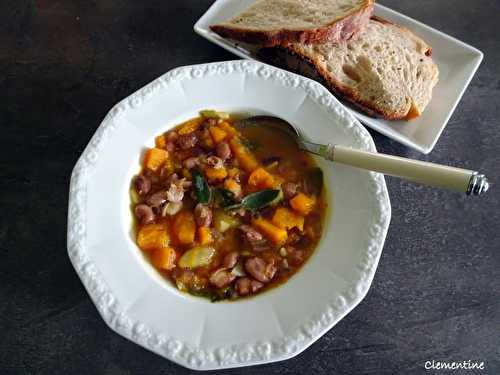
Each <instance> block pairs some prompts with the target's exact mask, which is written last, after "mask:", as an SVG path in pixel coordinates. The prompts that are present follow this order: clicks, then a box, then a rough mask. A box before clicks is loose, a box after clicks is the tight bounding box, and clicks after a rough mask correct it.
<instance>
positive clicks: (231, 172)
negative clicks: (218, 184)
mask: <svg viewBox="0 0 500 375" xmlns="http://www.w3.org/2000/svg"><path fill="white" fill-rule="evenodd" d="M239 174H240V170H239V169H238V168H229V169H228V170H227V175H228V176H229V177H231V178H234V177H236V176H237V175H239Z"/></svg>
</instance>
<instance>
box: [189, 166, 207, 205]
mask: <svg viewBox="0 0 500 375" xmlns="http://www.w3.org/2000/svg"><path fill="white" fill-rule="evenodd" d="M192 175H193V189H194V194H195V196H196V199H197V200H198V202H200V203H204V204H207V203H208V202H209V201H210V195H211V194H210V187H209V186H208V184H207V182H206V181H205V178H204V177H203V176H202V174H201V173H200V172H198V171H193V173H192Z"/></svg>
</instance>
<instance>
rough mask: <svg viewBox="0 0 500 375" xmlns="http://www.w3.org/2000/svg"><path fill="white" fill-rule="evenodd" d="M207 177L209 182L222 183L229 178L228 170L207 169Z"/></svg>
mask: <svg viewBox="0 0 500 375" xmlns="http://www.w3.org/2000/svg"><path fill="white" fill-rule="evenodd" d="M205 175H206V176H207V178H208V179H209V180H212V181H220V180H223V179H225V178H226V177H227V170H226V168H213V167H208V168H206V169H205Z"/></svg>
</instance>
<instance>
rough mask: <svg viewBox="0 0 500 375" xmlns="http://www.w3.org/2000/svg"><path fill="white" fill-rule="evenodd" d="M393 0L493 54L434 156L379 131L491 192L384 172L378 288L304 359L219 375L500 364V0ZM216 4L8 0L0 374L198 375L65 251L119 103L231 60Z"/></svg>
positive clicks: (2, 82)
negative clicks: (101, 304) (101, 298)
mask: <svg viewBox="0 0 500 375" xmlns="http://www.w3.org/2000/svg"><path fill="white" fill-rule="evenodd" d="M381 2H382V3H383V4H385V5H388V6H390V7H392V8H394V9H396V10H398V11H401V12H403V13H405V14H407V15H409V16H411V17H414V18H416V19H418V20H420V21H423V22H424V23H426V24H428V25H431V26H433V27H435V28H437V29H440V30H442V31H444V32H445V33H449V34H450V35H453V36H455V37H457V38H459V39H461V40H463V41H465V42H467V43H470V44H472V45H473V46H475V47H477V48H479V49H480V50H482V51H483V52H484V53H485V59H484V61H483V64H482V65H481V67H480V68H479V71H478V73H477V75H476V77H475V78H474V79H473V81H472V83H471V85H470V87H469V88H468V90H467V92H466V93H465V95H464V97H463V99H462V101H461V103H460V104H459V106H458V108H457V110H456V112H455V114H454V115H453V117H452V118H451V120H450V122H449V124H448V127H447V128H446V130H445V131H444V133H443V135H442V137H441V139H440V140H439V142H438V144H437V146H436V148H435V150H434V151H433V152H432V153H431V154H430V155H429V156H423V155H422V154H419V153H417V152H415V151H411V150H409V149H407V148H405V147H403V146H401V145H399V144H397V143H395V142H393V141H390V140H389V139H387V138H385V137H383V136H380V135H378V134H376V133H373V132H372V134H373V136H374V138H375V141H376V144H377V147H378V149H379V150H380V151H382V152H388V153H393V154H398V155H403V156H408V157H412V158H418V159H422V160H431V161H435V162H441V163H447V164H452V165H456V166H463V167H468V168H474V169H479V170H481V171H483V172H485V173H486V174H488V175H489V176H490V178H491V181H492V183H493V188H492V190H491V191H490V192H489V193H488V194H487V195H485V196H483V197H481V198H478V199H475V198H466V197H465V196H462V195H459V194H454V193H449V192H446V191H441V190H437V189H432V188H427V187H422V186H415V185H412V184H409V183H406V182H402V181H399V180H396V179H392V178H388V179H387V183H388V187H389V192H390V196H391V199H392V208H393V213H392V224H391V226H390V229H389V234H388V236H387V242H386V245H385V248H384V252H383V254H382V258H381V260H380V265H379V268H378V271H377V274H376V276H375V280H374V282H373V285H372V288H371V289H370V292H369V293H368V296H367V297H366V299H365V300H364V301H363V302H362V303H361V304H360V305H359V306H358V307H357V308H356V309H355V310H354V311H353V312H352V313H351V314H349V315H348V316H347V317H346V318H345V319H343V320H342V321H341V322H340V323H339V324H338V325H337V326H335V327H334V328H333V329H332V330H331V331H330V332H328V333H327V334H326V335H325V336H324V337H322V338H321V339H320V340H318V341H317V342H316V343H315V344H314V345H312V346H311V347H310V348H309V349H308V350H306V351H305V352H304V353H303V354H301V355H299V356H298V357H296V358H294V359H291V360H289V361H286V362H282V363H275V364H270V365H263V366H257V367H251V368H246V369H238V370H228V371H223V373H227V374H236V373H238V374H240V373H243V374H266V373H268V374H283V373H289V374H303V373H310V372H314V373H316V374H403V373H404V374H420V373H423V372H425V371H424V368H423V365H424V362H425V361H426V360H433V359H435V360H446V361H461V360H467V359H472V360H478V361H484V362H486V369H487V370H485V371H483V372H481V373H485V374H486V373H487V374H499V373H500V359H499V358H500V338H499V336H500V330H499V328H500V299H499V291H500V279H499V277H498V272H499V269H500V267H499V266H500V255H499V243H500V234H499V232H500V224H499V223H498V221H499V219H500V213H499V208H500V206H499V198H498V197H499V191H498V189H499V185H500V184H499V183H500V176H499V167H500V157H499V144H500V128H499V117H500V100H499V95H500V80H499V77H498V76H499V73H500V68H499V64H500V44H499V35H500V2H499V1H498V0H479V1H470V0H457V1H454V0H441V1H435V0H419V1H415V0H411V1H410V0H404V1H402V0H399V1H398V0H390V1H389V0H386V1H381ZM211 3H212V1H210V0H150V1H146V0H79V1H70V0H37V1H26V0H2V1H0V96H1V100H0V126H1V128H0V155H1V158H0V163H1V164H0V189H1V190H0V191H1V194H0V207H1V214H0V248H1V258H0V374H3V375H7V374H50V375H54V374H112V375H114V374H143V373H144V374H146V373H151V374H152V373H155V374H172V373H187V372H188V371H187V370H185V369H183V368H181V367H179V366H177V365H175V364H173V363H171V362H169V361H167V360H165V359H163V358H160V357H159V356H157V355H155V354H152V353H150V352H148V351H146V350H144V349H142V348H140V347H139V346H137V345H135V344H132V343H131V342H128V341H127V340H125V339H123V338H122V337H120V336H118V335H117V334H115V333H113V332H112V331H111V330H110V329H108V328H107V326H106V325H105V324H104V322H103V321H102V320H101V318H100V317H99V315H98V313H97V311H96V309H95V308H94V306H93V305H92V303H91V301H90V299H89V297H88V295H87V293H86V292H85V290H84V288H83V286H82V284H81V283H80V280H79V279H78V278H77V276H76V274H75V272H74V271H73V269H72V267H71V265H70V262H69V260H68V257H67V255H66V214H67V212H66V210H67V197H68V185H69V176H70V173H71V170H72V168H73V165H74V163H75V162H76V160H77V158H78V156H79V155H80V153H81V152H82V150H83V148H84V147H85V145H86V144H87V142H88V141H89V139H90V137H91V136H92V134H93V132H94V131H95V129H96V128H97V126H98V125H99V123H100V121H101V120H102V118H103V117H104V115H105V114H106V113H107V111H108V110H109V109H110V108H111V107H112V106H113V105H114V104H115V103H116V102H118V101H119V100H120V99H122V98H124V97H125V96H127V95H129V94H130V93H131V92H133V91H135V90H136V89H138V88H140V87H142V86H143V85H144V84H146V83H148V82H149V81H151V80H153V79H154V78H156V77H157V76H159V75H161V74H162V73H164V72H166V71H168V70H169V69H171V68H173V67H177V66H181V65H186V64H193V63H203V62H209V61H220V60H229V59H235V56H233V55H231V54H229V53H227V52H225V51H224V50H222V49H221V48H219V47H217V46H215V45H212V44H210V43H209V42H207V41H205V40H203V39H201V38H200V37H198V36H197V35H195V34H194V32H193V31H192V26H193V24H194V22H195V21H196V20H197V19H198V18H199V17H200V16H201V14H202V13H203V12H204V11H205V10H206V9H207V8H208V6H209V5H210V4H211ZM436 373H437V372H436ZM441 373H443V372H441ZM447 373H448V372H447ZM452 373H459V372H452ZM468 373H472V372H468Z"/></svg>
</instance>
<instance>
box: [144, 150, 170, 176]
mask: <svg viewBox="0 0 500 375" xmlns="http://www.w3.org/2000/svg"><path fill="white" fill-rule="evenodd" d="M167 160H168V151H166V150H162V149H160V148H151V149H149V150H148V151H147V152H146V156H145V157H144V166H145V167H146V168H147V169H150V170H152V171H153V172H156V171H157V170H158V169H159V168H160V167H161V166H162V165H163V164H165V162H166V161H167Z"/></svg>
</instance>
